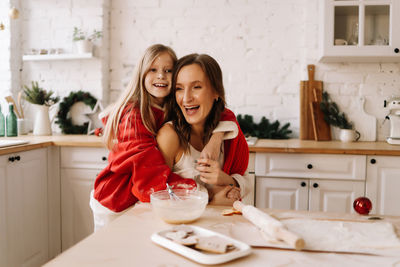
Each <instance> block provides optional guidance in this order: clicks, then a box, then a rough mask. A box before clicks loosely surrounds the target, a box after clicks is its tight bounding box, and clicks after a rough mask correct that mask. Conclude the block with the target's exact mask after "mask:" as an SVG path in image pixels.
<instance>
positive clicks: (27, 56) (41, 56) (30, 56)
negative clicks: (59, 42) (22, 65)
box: [22, 53, 93, 61]
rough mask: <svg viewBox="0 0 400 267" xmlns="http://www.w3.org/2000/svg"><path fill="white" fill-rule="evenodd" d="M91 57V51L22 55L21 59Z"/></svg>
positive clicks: (41, 59) (43, 59)
mask: <svg viewBox="0 0 400 267" xmlns="http://www.w3.org/2000/svg"><path fill="white" fill-rule="evenodd" d="M88 58H93V53H83V54H51V55H24V56H23V57H22V60H23V61H48V60H73V59H88Z"/></svg>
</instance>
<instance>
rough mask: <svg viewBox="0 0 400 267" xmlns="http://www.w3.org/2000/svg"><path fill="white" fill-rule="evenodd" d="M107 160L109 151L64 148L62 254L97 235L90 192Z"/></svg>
mask: <svg viewBox="0 0 400 267" xmlns="http://www.w3.org/2000/svg"><path fill="white" fill-rule="evenodd" d="M107 156H108V151H107V149H105V148H96V147H61V225H62V227H61V228H62V229H61V237H62V238H61V239H62V244H61V247H62V251H65V250H66V249H67V248H69V247H71V246H73V245H74V244H76V243H77V242H79V241H81V240H82V239H83V238H85V237H87V236H88V235H90V234H91V233H93V229H94V225H93V213H92V210H91V208H90V206H89V199H90V191H91V190H92V189H93V186H94V182H95V180H96V176H97V174H98V173H99V172H100V171H101V170H102V169H103V168H104V167H106V166H107V163H108V161H107Z"/></svg>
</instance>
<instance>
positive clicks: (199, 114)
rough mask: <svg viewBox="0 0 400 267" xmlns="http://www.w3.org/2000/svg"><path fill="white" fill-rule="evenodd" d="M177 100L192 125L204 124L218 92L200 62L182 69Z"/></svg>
mask: <svg viewBox="0 0 400 267" xmlns="http://www.w3.org/2000/svg"><path fill="white" fill-rule="evenodd" d="M175 97H176V102H177V103H178V105H179V107H180V108H181V110H182V113H183V115H184V116H185V119H186V121H187V122H188V123H189V124H190V125H194V126H196V125H198V126H204V123H205V121H206V119H207V116H208V114H209V113H210V111H211V109H212V107H213V104H214V100H216V99H218V94H217V93H216V92H215V90H214V88H213V87H212V86H211V84H210V81H209V79H208V77H207V76H206V75H205V73H204V71H203V69H202V68H201V67H200V66H199V65H198V64H191V65H187V66H184V67H183V68H182V69H180V71H179V73H178V75H177V78H176V92H175Z"/></svg>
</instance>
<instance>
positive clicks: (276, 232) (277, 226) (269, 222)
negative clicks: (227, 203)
mask: <svg viewBox="0 0 400 267" xmlns="http://www.w3.org/2000/svg"><path fill="white" fill-rule="evenodd" d="M233 207H234V208H235V209H236V210H238V211H241V212H242V214H243V216H244V217H245V218H246V219H247V220H249V221H250V222H252V223H253V224H254V225H256V226H257V227H259V228H260V229H261V230H262V231H264V232H265V233H267V234H268V235H270V236H271V237H274V238H276V239H280V240H283V241H284V242H285V243H287V244H288V245H290V246H291V247H293V248H294V249H295V250H302V249H303V248H304V245H305V242H304V240H303V239H302V238H300V237H299V236H297V235H296V234H294V233H292V232H290V231H288V230H287V228H286V227H285V226H284V225H283V224H282V223H281V222H280V221H278V220H277V219H275V218H272V217H271V216H269V215H268V214H266V213H264V212H262V211H261V210H259V209H257V208H255V207H253V206H250V205H245V204H243V203H242V202H240V201H235V202H234V203H233Z"/></svg>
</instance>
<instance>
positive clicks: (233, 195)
mask: <svg viewBox="0 0 400 267" xmlns="http://www.w3.org/2000/svg"><path fill="white" fill-rule="evenodd" d="M226 197H227V198H228V199H233V200H234V201H236V200H240V197H241V196H240V188H239V187H236V186H234V187H232V189H231V190H230V191H229V192H228V194H226Z"/></svg>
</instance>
